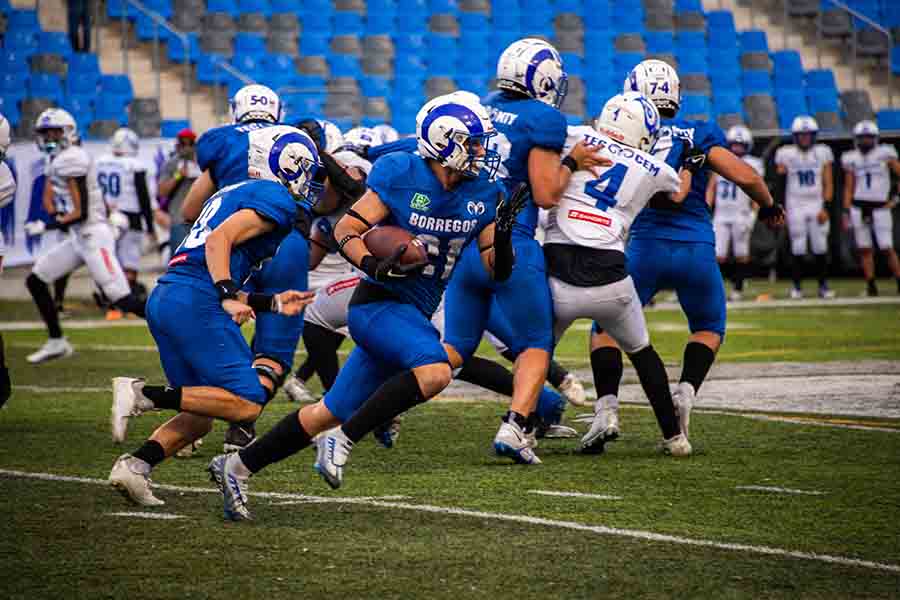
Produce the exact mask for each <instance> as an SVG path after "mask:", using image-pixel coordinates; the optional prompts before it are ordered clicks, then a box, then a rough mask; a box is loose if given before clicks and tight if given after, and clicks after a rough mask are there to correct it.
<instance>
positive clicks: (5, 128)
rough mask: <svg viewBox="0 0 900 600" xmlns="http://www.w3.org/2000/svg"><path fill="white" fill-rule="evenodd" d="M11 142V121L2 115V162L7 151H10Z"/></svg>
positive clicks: (0, 156) (0, 122)
mask: <svg viewBox="0 0 900 600" xmlns="http://www.w3.org/2000/svg"><path fill="white" fill-rule="evenodd" d="M11 141H12V139H11V138H10V133H9V121H7V120H6V117H4V116H3V115H0V160H3V157H5V156H6V151H7V150H8V149H9V144H10V142H11Z"/></svg>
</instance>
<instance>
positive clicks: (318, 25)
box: [300, 6, 334, 42]
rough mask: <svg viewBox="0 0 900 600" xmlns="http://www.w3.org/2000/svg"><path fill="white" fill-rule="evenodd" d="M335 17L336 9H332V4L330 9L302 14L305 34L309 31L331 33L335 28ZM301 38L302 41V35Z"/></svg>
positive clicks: (319, 33)
mask: <svg viewBox="0 0 900 600" xmlns="http://www.w3.org/2000/svg"><path fill="white" fill-rule="evenodd" d="M333 18H334V11H333V10H332V9H331V6H329V7H328V10H322V11H314V12H307V13H306V14H304V15H302V16H300V21H301V23H302V25H303V35H306V34H307V33H313V34H316V35H330V34H331V32H332V30H333V27H332V20H333ZM300 40H301V42H302V40H303V38H302V36H301V38H300Z"/></svg>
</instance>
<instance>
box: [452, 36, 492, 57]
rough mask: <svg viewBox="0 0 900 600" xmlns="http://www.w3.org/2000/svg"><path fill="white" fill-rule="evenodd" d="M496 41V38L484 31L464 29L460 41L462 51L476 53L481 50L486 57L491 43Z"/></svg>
mask: <svg viewBox="0 0 900 600" xmlns="http://www.w3.org/2000/svg"><path fill="white" fill-rule="evenodd" d="M494 43H495V42H494V39H493V38H489V37H488V35H486V34H485V33H484V32H482V31H467V30H463V31H462V33H461V35H460V36H459V41H458V44H459V48H460V51H461V52H462V53H463V54H475V53H479V52H480V53H482V54H484V55H485V57H484V58H485V59H487V55H488V54H489V53H490V49H491V45H493V44H494Z"/></svg>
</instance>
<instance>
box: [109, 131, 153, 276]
mask: <svg viewBox="0 0 900 600" xmlns="http://www.w3.org/2000/svg"><path fill="white" fill-rule="evenodd" d="M110 149H111V151H112V152H111V153H110V154H104V155H103V156H101V157H100V158H99V159H97V163H96V170H97V185H98V186H99V187H100V189H101V190H102V191H103V198H104V200H105V201H106V205H107V207H108V208H109V210H110V211H112V212H111V215H110V222H111V223H113V225H115V226H116V227H117V228H119V229H120V232H121V235H120V236H119V239H118V240H117V242H116V254H117V256H118V257H119V262H120V263H121V264H122V268H123V269H124V270H125V277H127V278H128V283H129V284H130V285H131V288H132V289H133V290H135V289H136V283H137V273H138V270H139V269H140V262H141V254H142V250H143V244H144V234H145V233H150V234H153V231H154V228H153V212H154V211H155V210H157V209H158V208H159V206H158V205H157V204H156V201H155V199H153V198H152V197H151V195H150V191H149V188H148V187H147V165H146V164H144V163H142V162H141V161H140V160H139V159H138V157H137V154H138V136H137V134H136V133H135V132H134V131H132V130H131V129H128V128H127V127H122V128H120V129H118V130H116V132H115V133H114V134H113V136H112V138H111V139H110ZM144 292H146V290H144Z"/></svg>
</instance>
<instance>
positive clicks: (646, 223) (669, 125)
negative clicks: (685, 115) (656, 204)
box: [631, 119, 726, 244]
mask: <svg viewBox="0 0 900 600" xmlns="http://www.w3.org/2000/svg"><path fill="white" fill-rule="evenodd" d="M725 145H726V143H725V135H724V134H723V133H722V129H721V128H720V127H719V126H718V125H716V124H715V123H709V122H707V121H689V120H686V119H663V120H662V127H661V128H660V132H659V138H657V140H656V143H655V144H654V146H653V149H652V151H651V153H652V154H653V156H655V157H656V158H659V159H661V160H664V161H665V162H666V163H667V164H668V165H669V166H670V167H672V168H673V169H675V170H676V171H679V170H680V169H681V167H682V165H683V164H684V156H685V154H686V153H687V151H688V150H689V149H691V148H694V147H696V148H699V149H701V150H703V151H704V152H709V151H710V150H711V149H712V148H713V147H715V146H723V147H724V146H725ZM708 181H709V167H704V168H703V169H702V170H701V171H700V172H699V173H695V174H694V176H693V177H692V179H691V191H690V193H689V194H688V195H687V197H686V198H685V199H684V202H683V203H682V204H681V206H679V207H677V208H673V209H671V210H669V209H664V208H651V207H649V206H648V207H646V208H645V209H644V210H642V211H641V212H640V214H639V215H638V216H637V219H635V221H634V224H633V225H632V226H631V237H632V238H633V239H657V240H659V239H661V240H673V241H676V242H703V243H708V244H715V243H716V238H715V234H714V233H713V228H712V215H711V213H710V210H709V205H708V204H707V203H706V184H707V183H708Z"/></svg>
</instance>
